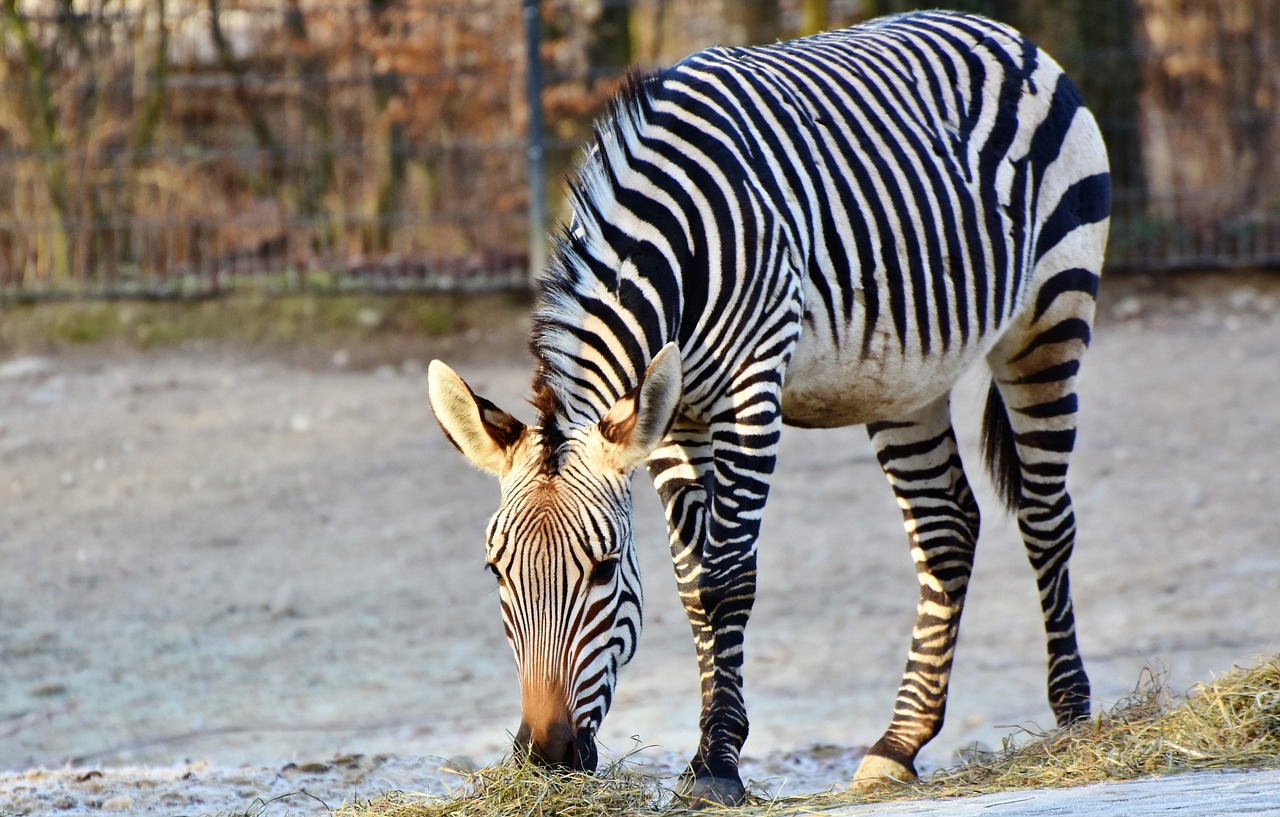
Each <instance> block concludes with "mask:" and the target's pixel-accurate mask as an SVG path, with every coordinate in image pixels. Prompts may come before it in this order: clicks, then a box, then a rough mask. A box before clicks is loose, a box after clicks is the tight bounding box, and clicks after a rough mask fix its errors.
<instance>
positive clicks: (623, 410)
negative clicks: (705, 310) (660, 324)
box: [599, 343, 684, 471]
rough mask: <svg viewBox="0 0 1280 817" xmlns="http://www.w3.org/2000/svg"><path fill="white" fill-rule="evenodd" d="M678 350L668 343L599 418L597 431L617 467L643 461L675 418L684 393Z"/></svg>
mask: <svg viewBox="0 0 1280 817" xmlns="http://www.w3.org/2000/svg"><path fill="white" fill-rule="evenodd" d="M683 380H684V374H683V371H682V369H681V366H680V350H679V349H677V348H676V345H675V344H674V343H668V344H667V345H666V346H664V347H662V350H661V351H660V352H658V354H657V355H656V356H655V357H654V358H653V361H652V362H651V363H650V364H649V368H647V369H645V372H644V375H643V376H642V377H641V378H640V384H639V385H638V386H636V387H635V388H634V389H632V390H631V391H630V392H628V393H627V394H626V395H624V396H623V397H622V398H621V399H619V400H618V402H616V403H614V404H613V408H611V409H609V411H608V413H607V414H605V416H604V419H602V420H601V421H600V425H599V429H600V435H601V436H602V437H604V440H605V443H606V445H607V446H608V448H609V449H610V450H609V452H608V453H609V455H610V459H612V460H613V462H614V464H615V465H616V466H617V467H618V470H620V471H630V470H631V469H632V468H635V467H636V466H637V465H639V464H640V463H642V462H644V461H645V458H647V457H648V456H649V455H650V454H651V453H653V450H654V449H655V448H657V447H658V445H659V444H661V442H662V438H663V437H665V436H667V432H668V431H670V430H671V424H672V423H674V422H675V419H676V413H677V412H678V411H679V409H680V400H681V398H682V397H683V396H684V387H683Z"/></svg>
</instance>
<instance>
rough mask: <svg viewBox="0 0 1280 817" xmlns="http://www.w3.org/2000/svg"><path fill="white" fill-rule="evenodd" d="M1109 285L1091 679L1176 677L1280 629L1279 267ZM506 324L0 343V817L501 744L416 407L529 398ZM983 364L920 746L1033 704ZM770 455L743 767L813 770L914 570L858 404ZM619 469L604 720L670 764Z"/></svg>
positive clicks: (1025, 604)
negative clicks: (957, 594) (234, 344)
mask: <svg viewBox="0 0 1280 817" xmlns="http://www.w3.org/2000/svg"><path fill="white" fill-rule="evenodd" d="M1157 283H1158V286H1157ZM1105 289H1106V292H1105V299H1104V302H1103V305H1102V312H1101V319H1100V321H1099V324H1100V325H1099V329H1098V332H1097V335H1096V338H1095V342H1094V348H1093V349H1092V350H1091V352H1090V354H1089V356H1088V357H1087V358H1086V361H1085V368H1084V373H1083V383H1082V386H1081V390H1082V400H1083V406H1084V419H1083V429H1082V432H1081V435H1080V440H1079V447H1078V454H1077V457H1076V460H1075V465H1074V468H1073V472H1072V490H1073V495H1074V496H1075V499H1076V503H1077V512H1078V514H1079V519H1080V526H1081V536H1080V540H1079V544H1078V547H1077V551H1076V557H1075V560H1074V562H1073V585H1074V589H1075V594H1076V595H1075V598H1076V603H1077V610H1078V621H1079V631H1080V637H1081V645H1082V649H1083V652H1084V656H1085V659H1086V662H1087V665H1088V668H1089V671H1090V675H1091V677H1092V679H1093V682H1094V691H1095V695H1096V698H1097V700H1098V702H1099V705H1107V704H1110V703H1113V702H1115V701H1116V700H1117V699H1118V698H1120V697H1122V696H1123V695H1124V693H1125V692H1126V691H1127V690H1129V689H1130V688H1132V686H1133V685H1134V684H1135V683H1136V682H1137V681H1138V680H1139V677H1140V675H1141V673H1142V672H1143V669H1144V668H1145V667H1148V666H1154V667H1157V668H1160V669H1161V670H1162V671H1165V672H1167V674H1168V678H1169V682H1170V683H1171V685H1172V686H1174V687H1175V688H1185V687H1187V686H1189V685H1191V684H1193V683H1194V682H1195V681H1197V680H1200V679H1204V678H1207V677H1209V676H1211V675H1212V674H1214V673H1220V672H1222V671H1225V670H1226V669H1228V668H1230V667H1231V666H1232V665H1233V664H1235V663H1250V662H1251V661H1252V659H1253V658H1254V657H1255V656H1257V655H1259V654H1263V653H1269V652H1274V651H1276V650H1277V649H1280V626H1277V622H1278V621H1280V541H1278V540H1280V474H1277V472H1276V470H1275V461H1276V454H1277V442H1276V430H1277V428H1278V427H1280V376H1278V375H1280V366H1278V364H1277V355H1278V354H1280V353H1278V352H1277V349H1280V279H1278V278H1274V277H1272V278H1267V277H1263V276H1241V275H1218V276H1216V277H1212V276H1203V275H1201V276H1195V275H1192V276H1185V275H1184V276H1178V277H1176V278H1175V277H1163V278H1161V279H1159V280H1158V282H1157V281H1151V280H1147V279H1142V278H1134V277H1127V278H1116V279H1114V280H1112V281H1110V282H1108V284H1107V285H1106V286H1105ZM520 335H521V328H520V327H513V328H512V330H511V331H508V332H499V333H497V334H496V335H495V336H493V337H486V336H471V337H463V338H455V339H453V340H452V341H450V342H447V343H441V342H436V343H435V344H434V345H432V343H431V342H428V341H412V342H405V343H399V344H397V346H396V348H395V351H394V353H388V357H387V359H386V360H385V361H384V365H380V366H354V365H351V364H350V363H347V364H346V365H342V364H343V363H344V360H345V358H346V356H345V355H343V354H341V353H338V354H336V355H334V356H333V359H332V360H330V353H329V352H326V353H325V354H324V355H323V356H322V358H321V359H320V360H316V359H314V357H313V358H312V359H310V360H309V361H306V362H299V361H298V359H296V357H294V356H289V355H277V354H272V353H266V352H264V351H263V350H260V349H245V348H226V347H220V346H209V345H202V344H200V343H192V344H188V345H187V346H184V347H182V348H177V349H167V350H161V351H152V352H146V353H143V352H129V351H120V350H108V349H102V348H98V349H94V348H90V349H80V350H76V351H73V352H69V351H66V350H63V351H61V352H50V353H47V354H39V355H24V356H21V357H16V358H12V359H9V360H0V814H6V813H8V812H12V813H15V814H23V813H32V814H39V813H45V812H47V811H52V810H54V809H57V810H58V811H59V812H60V813H65V814H78V813H93V812H95V811H99V810H103V809H108V810H109V809H117V810H120V811H126V812H133V813H147V814H197V813H199V814H204V813H216V812H219V811H223V810H229V811H235V810H239V811H241V812H243V811H245V810H246V809H249V808H251V807H252V804H253V803H254V801H255V800H256V799H258V798H262V799H268V798H270V797H273V796H276V795H279V794H285V793H288V792H296V791H299V790H303V789H305V790H306V791H308V792H311V793H313V794H316V796H317V797H320V798H321V799H323V800H324V801H325V802H326V803H328V805H331V806H334V805H337V804H338V803H340V802H342V801H343V800H349V799H353V798H366V797H371V796H376V795H377V794H378V793H379V792H380V791H383V790H386V789H393V788H394V789H406V790H419V791H434V792H441V791H444V790H446V789H447V787H448V786H449V785H452V784H453V783H454V782H456V780H457V778H455V777H452V776H450V775H449V774H447V773H444V772H440V771H438V769H439V767H440V766H441V765H442V762H443V761H444V759H452V761H453V763H454V764H455V765H457V764H466V763H468V762H472V761H474V762H478V763H485V762H489V761H491V760H493V759H495V758H497V757H498V756H499V755H500V754H501V753H502V752H503V751H504V750H505V749H506V747H507V745H508V742H509V738H508V736H507V733H508V732H509V731H512V730H514V729H515V727H516V725H517V722H518V717H519V702H518V693H517V689H516V684H515V677H514V671H513V663H512V660H511V657H510V651H509V648H508V647H507V645H506V642H505V639H504V638H503V635H502V630H501V623H500V619H499V615H498V609H497V598H496V592H495V589H494V587H493V585H492V579H491V577H490V576H489V575H488V574H487V573H486V572H485V571H484V570H483V569H482V563H481V554H482V543H481V537H482V534H483V526H484V522H485V520H486V519H487V517H488V515H489V514H490V513H491V512H492V511H493V509H494V508H495V507H496V501H497V486H496V483H493V482H491V480H490V478H488V477H487V476H486V475H483V474H480V473H478V472H476V471H473V470H472V469H470V468H468V467H467V466H466V465H465V464H464V463H463V462H462V460H461V459H460V458H459V457H458V456H457V455H456V454H455V453H454V452H453V450H452V449H451V448H449V446H448V444H447V443H446V442H445V440H444V439H443V438H442V436H441V435H440V434H439V432H438V431H437V429H436V427H435V423H434V421H433V420H432V419H431V416H430V414H429V409H428V407H427V403H426V384H425V374H424V369H425V367H424V364H425V362H426V361H427V360H429V359H430V358H431V357H432V356H435V355H442V356H446V357H447V359H448V360H449V361H450V362H451V363H453V364H456V368H457V369H458V370H459V371H460V372H461V373H462V374H463V375H464V376H465V377H467V378H468V380H469V381H470V382H471V384H472V386H473V387H474V388H475V389H476V390H477V391H479V392H480V393H482V394H484V395H486V396H487V397H489V398H491V399H493V400H495V401H496V402H498V403H500V404H501V405H503V406H505V407H507V408H508V409H510V410H513V411H514V412H515V413H516V414H518V415H522V416H524V417H525V419H528V416H529V414H530V412H529V411H528V409H527V407H526V406H525V405H524V398H525V396H526V390H527V383H528V376H529V374H530V365H529V363H528V361H527V359H526V358H525V356H524V353H523V350H522V348H521V341H520ZM333 351H335V352H336V351H337V350H333ZM984 387H985V383H984V381H983V379H982V378H981V376H974V377H971V378H969V379H967V380H966V381H964V382H963V383H962V384H961V387H960V388H959V389H958V391H957V393H956V396H955V399H954V405H955V409H956V414H957V430H958V433H959V436H960V438H961V441H962V445H963V446H964V451H965V453H966V455H967V457H966V459H967V462H968V463H969V468H970V471H971V476H972V477H973V481H974V483H975V486H977V487H978V489H979V492H980V493H979V500H980V502H981V504H982V505H983V507H984V509H985V510H986V518H985V519H984V529H983V537H982V542H981V545H980V547H979V551H978V559H977V568H976V571H975V576H974V579H973V583H972V586H971V591H970V601H969V605H968V608H967V610H966V613H965V620H964V625H963V627H962V636H961V643H960V648H959V654H958V658H957V668H956V673H955V676H954V681H953V685H952V695H951V704H950V709H949V715H948V722H947V726H946V728H945V729H944V731H943V733H942V734H941V735H940V736H939V737H938V738H937V739H936V740H935V741H934V743H933V744H931V745H930V746H929V747H927V749H926V751H925V754H924V756H923V758H922V759H923V761H924V763H923V765H924V766H925V767H931V766H937V765H940V764H944V763H947V762H949V761H950V760H951V759H952V758H953V757H954V754H955V753H956V751H957V750H959V749H961V748H962V747H964V746H966V745H967V744H971V743H972V742H974V741H978V742H981V743H983V744H986V745H988V746H994V745H999V743H1000V741H1001V740H1002V738H1004V737H1006V736H1008V735H1010V734H1017V733H1018V732H1019V731H1020V729H1021V728H1023V727H1026V728H1032V729H1034V728H1035V727H1036V725H1039V726H1048V725H1049V724H1050V723H1051V716H1050V713H1049V710H1048V706H1047V704H1046V703H1045V701H1044V687H1043V685H1044V669H1043V663H1044V661H1043V654H1044V648H1043V635H1042V630H1041V628H1040V623H1039V612H1038V604H1037V600H1036V594H1035V587H1034V583H1033V581H1032V576H1031V573H1030V569H1029V567H1028V566H1027V564H1026V561H1025V558H1024V557H1023V555H1022V549H1021V545H1020V543H1019V542H1018V539H1017V536H1016V531H1015V529H1014V527H1013V525H1012V524H1011V523H1010V522H1009V521H1008V520H1006V519H1004V518H1003V517H1002V516H1001V515H1000V514H999V512H998V511H997V506H996V503H995V502H994V501H993V499H992V494H991V492H990V490H989V488H988V486H987V485H986V480H985V478H984V477H983V476H982V475H981V474H980V473H979V468H978V457H977V452H976V439H977V432H978V415H979V413H980V410H981V405H982V400H981V396H982V394H983V389H984ZM783 449H784V450H783V454H782V460H781V464H780V468H779V472H778V476H777V479H776V482H775V488H774V492H773V495H772V498H771V500H770V504H769V508H768V514H767V516H766V520H765V526H764V535H763V542H762V556H761V563H762V564H761V567H762V577H761V582H760V595H759V600H758V602H757V605H756V610H755V614H754V617H753V620H752V626H751V629H750V631H749V639H748V650H749V657H748V662H747V682H748V687H747V692H748V705H749V708H750V712H751V715H752V737H751V739H750V740H749V742H748V744H747V748H746V754H747V755H748V756H749V757H750V758H751V761H752V762H751V764H750V765H749V766H748V767H747V768H748V772H749V773H750V774H751V775H753V776H754V777H756V778H757V779H758V780H762V781H765V784H764V787H765V788H767V789H771V790H775V789H777V788H779V787H780V786H782V787H784V790H785V791H797V790H806V789H808V790H813V789H822V788H826V787H829V786H832V785H840V784H843V783H845V782H846V781H847V779H848V775H849V774H850V773H851V771H852V767H853V764H854V763H855V762H856V759H857V757H858V755H859V752H860V751H861V747H863V746H865V745H866V744H869V743H871V742H873V741H874V740H875V738H876V737H877V736H878V735H879V733H880V731H881V730H882V729H883V727H884V726H885V724H886V723H887V719H888V717H889V714H890V711H891V706H892V701H893V695H894V690H895V689H896V685H897V680H898V677H899V673H900V671H901V668H902V662H903V660H904V658H905V652H906V646H907V641H908V637H909V632H910V628H911V623H912V618H913V613H914V604H915V596H916V590H915V580H914V575H913V571H912V567H911V563H910V559H909V558H908V554H907V548H906V544H905V536H904V534H903V532H902V528H901V517H900V515H899V513H898V510H897V507H896V505H895V504H894V502H893V499H892V496H891V494H890V492H889V488H888V486H887V484H886V482H885V480H884V478H883V476H882V475H881V474H880V472H879V469H878V468H877V466H876V465H875V463H874V461H873V459H872V457H871V453H870V449H869V446H868V444H867V442H866V438H865V434H864V432H863V431H862V430H861V429H859V428H852V429H844V430H838V431H800V430H796V429H790V430H788V432H787V434H786V436H785V437H784V443H783ZM637 479H638V480H640V481H641V482H644V481H645V477H644V476H643V475H641V476H639V477H638V478H637ZM637 496H638V499H637V509H636V516H637V528H638V531H637V537H638V544H639V547H640V550H641V552H642V566H643V569H644V575H645V587H646V597H647V599H646V601H647V605H646V613H647V615H646V629H645V632H644V636H643V638H642V641H641V646H640V652H639V655H638V657H637V659H636V661H635V662H633V664H632V665H631V666H630V667H628V668H627V669H626V670H625V671H624V673H623V676H622V680H621V683H620V686H619V690H618V697H617V700H616V703H615V705H614V710H613V712H612V713H611V714H610V716H609V717H608V719H606V721H605V725H604V729H603V731H602V734H601V740H602V743H603V745H604V747H606V750H607V751H606V755H607V756H612V757H618V756H621V755H624V754H627V753H631V752H633V751H635V750H636V749H637V748H638V747H653V748H649V749H646V750H645V751H644V752H642V753H641V754H640V755H639V757H640V758H641V759H644V760H646V761H650V762H654V763H659V764H668V765H674V764H677V763H678V762H679V758H681V757H685V756H687V754H688V753H689V752H690V751H691V750H692V748H693V746H694V744H695V742H696V729H695V724H696V720H697V689H696V687H697V678H696V672H695V666H694V658H693V649H692V644H691V640H690V637H689V633H688V629H687V625H686V624H685V621H684V618H683V613H682V612H681V611H680V609H679V604H678V601H677V597H676V593H675V590H674V587H673V582H672V580H671V577H670V566H669V563H668V561H667V558H666V555H665V550H666V545H665V534H664V532H663V529H662V521H661V513H660V510H659V508H658V503H657V500H656V499H655V498H654V497H653V493H652V491H650V490H648V488H647V487H646V486H644V485H641V486H638V490H637ZM6 770H7V771H6ZM81 778H83V779H81ZM784 781H785V783H784ZM316 810H323V807H322V806H320V805H319V801H318V800H313V799H312V798H311V797H310V796H307V795H294V796H293V797H290V798H287V799H286V800H282V801H277V802H276V803H273V804H271V805H270V806H268V807H267V808H266V810H265V811H264V812H263V813H266V814H291V813H312V812H314V811H316Z"/></svg>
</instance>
